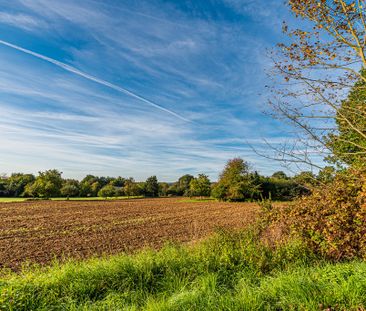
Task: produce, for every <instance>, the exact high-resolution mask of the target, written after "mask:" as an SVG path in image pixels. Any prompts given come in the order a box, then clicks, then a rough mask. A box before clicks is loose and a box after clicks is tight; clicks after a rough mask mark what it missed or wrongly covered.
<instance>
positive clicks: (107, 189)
mask: <svg viewBox="0 0 366 311" xmlns="http://www.w3.org/2000/svg"><path fill="white" fill-rule="evenodd" d="M115 195H116V189H115V187H114V186H112V185H110V184H109V185H106V186H104V187H103V188H102V189H100V190H99V191H98V197H102V198H108V197H113V196H115Z"/></svg>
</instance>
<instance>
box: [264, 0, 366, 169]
mask: <svg viewBox="0 0 366 311" xmlns="http://www.w3.org/2000/svg"><path fill="white" fill-rule="evenodd" d="M287 3H288V6H289V8H290V10H291V11H292V12H293V13H294V16H295V17H297V18H298V19H300V20H303V21H304V22H303V23H301V22H300V21H299V22H297V23H296V26H295V28H290V27H289V26H288V25H287V24H285V23H284V25H283V31H284V33H285V34H286V35H287V36H288V38H287V40H286V42H285V43H282V44H279V45H278V48H277V49H276V50H274V51H273V54H272V59H273V63H274V70H273V72H271V73H270V77H274V79H273V83H269V87H270V88H271V90H272V94H271V98H270V100H269V102H270V104H271V107H272V108H273V115H274V116H275V117H276V118H278V119H280V120H281V121H287V122H288V123H289V124H291V125H293V126H294V127H295V128H296V131H295V135H294V136H295V137H293V139H291V143H289V142H286V143H285V144H283V145H282V146H278V145H271V144H270V143H268V144H269V145H270V146H271V147H272V151H273V153H271V154H265V156H268V157H270V158H275V159H277V160H278V159H279V160H281V161H283V162H284V163H286V164H288V165H289V166H295V168H296V169H299V168H300V169H301V168H303V165H304V164H305V165H310V166H312V167H317V168H319V169H321V168H322V166H323V165H322V163H321V162H320V161H319V155H321V156H324V157H329V156H334V157H336V158H337V160H341V161H346V162H349V161H351V162H352V159H351V158H353V156H351V157H349V153H350V152H351V153H353V154H354V153H359V152H362V153H363V152H365V151H366V149H365V145H364V144H363V143H360V140H362V141H364V140H365V139H366V131H364V122H363V121H360V120H359V119H357V118H355V116H360V117H361V118H362V119H364V118H365V112H364V105H363V106H360V105H358V104H357V102H358V99H357V100H356V101H354V100H353V99H352V101H351V102H353V103H352V105H351V102H349V104H347V102H345V100H346V98H347V94H349V93H350V92H351V93H350V96H351V97H353V96H354V95H356V97H358V96H360V95H361V94H362V93H363V92H364V89H365V84H364V83H365V82H366V77H365V76H364V75H363V71H362V70H361V69H362V68H366V57H365V46H366V36H365V33H366V16H365V10H366V5H365V4H366V2H365V1H364V0H349V1H348V0H347V1H346V0H327V1H325V0H324V1H323V0H305V1H304V0H287ZM296 27H297V28H296ZM360 70H361V71H360ZM279 77H280V78H282V79H281V80H279V79H278V78H279ZM351 89H352V91H351ZM354 102H356V104H354ZM342 104H343V105H342ZM339 127H340V130H341V132H343V134H341V135H340V136H338V130H339ZM350 133H351V134H350ZM354 133H357V135H356V136H357V137H358V138H356V137H355V136H354V135H353V134H354ZM332 135H335V136H338V137H339V138H338V142H339V143H340V142H342V145H339V144H338V143H337V144H336V145H338V146H336V145H334V144H329V137H332ZM343 143H344V144H343ZM351 146H353V147H357V148H350V147H351ZM338 147H339V148H338Z"/></svg>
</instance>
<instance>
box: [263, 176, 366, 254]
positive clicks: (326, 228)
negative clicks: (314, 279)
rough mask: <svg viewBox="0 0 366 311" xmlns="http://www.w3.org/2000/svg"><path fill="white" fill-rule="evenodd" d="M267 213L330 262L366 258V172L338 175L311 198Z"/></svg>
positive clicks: (289, 232) (275, 221) (302, 199)
mask: <svg viewBox="0 0 366 311" xmlns="http://www.w3.org/2000/svg"><path fill="white" fill-rule="evenodd" d="M266 213H267V216H268V215H270V218H271V219H272V221H273V222H274V223H277V225H281V228H285V231H286V232H287V233H288V234H290V235H295V236H297V237H300V238H301V239H302V240H303V241H304V243H306V245H307V246H309V247H310V248H311V249H312V250H314V251H315V252H316V253H318V254H320V255H322V256H325V257H326V258H328V259H332V260H343V259H352V258H362V259H365V258H366V226H365V221H366V171H356V170H354V169H350V170H348V171H347V172H342V173H339V174H337V176H336V177H335V179H334V180H333V181H332V182H330V183H329V184H327V185H325V186H323V187H321V188H317V189H314V191H313V193H312V195H310V196H306V197H303V198H301V199H299V200H297V201H295V202H293V203H291V204H290V205H287V206H286V207H284V208H283V209H273V208H272V209H271V208H267V210H266Z"/></svg>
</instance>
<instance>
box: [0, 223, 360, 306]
mask: <svg viewBox="0 0 366 311" xmlns="http://www.w3.org/2000/svg"><path fill="white" fill-rule="evenodd" d="M365 293H366V263H363V262H353V263H343V264H331V263H327V262H325V261H323V260H321V259H319V258H317V257H316V256H315V255H313V254H312V253H311V252H309V251H308V250H307V249H306V248H304V246H303V245H302V244H301V243H299V242H297V241H292V242H290V243H288V244H286V245H280V246H277V247H273V246H267V245H264V244H263V243H261V241H260V240H259V239H258V238H257V235H256V234H255V233H254V231H250V230H249V231H246V232H235V233H233V232H232V233H229V232H220V233H217V234H216V235H214V236H213V237H211V238H210V239H208V240H206V241H203V242H201V243H199V244H196V245H193V246H181V245H167V246H165V247H164V248H163V249H162V250H160V251H158V252H156V251H152V250H144V251H141V252H140V253H138V254H135V255H132V256H128V255H118V256H112V257H108V258H102V259H101V258H99V259H98V258H94V259H90V260H88V261H84V262H77V261H70V262H68V263H66V264H62V265H60V264H57V263H54V264H53V266H51V267H48V268H34V267H33V268H27V269H25V270H24V271H23V272H22V273H20V274H15V273H12V272H6V271H3V273H2V276H1V277H0V309H1V310H159V311H160V310H319V309H322V308H323V309H326V308H327V307H329V306H332V307H337V308H339V310H342V309H347V310H352V309H354V310H357V308H359V307H361V306H365V305H366V295H365Z"/></svg>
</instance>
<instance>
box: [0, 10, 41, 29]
mask: <svg viewBox="0 0 366 311" xmlns="http://www.w3.org/2000/svg"><path fill="white" fill-rule="evenodd" d="M0 24H7V25H10V26H14V27H17V28H21V29H25V30H28V31H35V30H39V29H43V30H44V29H45V28H46V27H47V24H46V23H44V22H43V21H41V20H39V19H36V18H35V17H33V16H30V15H26V14H10V13H6V12H0Z"/></svg>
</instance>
